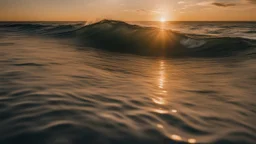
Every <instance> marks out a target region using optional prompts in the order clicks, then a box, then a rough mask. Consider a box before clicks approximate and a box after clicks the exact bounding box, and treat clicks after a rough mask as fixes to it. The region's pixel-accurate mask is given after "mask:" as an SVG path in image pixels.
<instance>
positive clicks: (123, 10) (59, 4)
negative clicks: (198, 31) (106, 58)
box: [0, 0, 256, 21]
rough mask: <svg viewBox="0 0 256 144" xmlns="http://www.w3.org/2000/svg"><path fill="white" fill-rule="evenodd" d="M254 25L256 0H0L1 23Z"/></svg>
mask: <svg viewBox="0 0 256 144" xmlns="http://www.w3.org/2000/svg"><path fill="white" fill-rule="evenodd" d="M101 19H115V20H123V21H159V20H160V19H165V20H167V21H256V0H0V21H96V20H101Z"/></svg>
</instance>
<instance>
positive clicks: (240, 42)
mask: <svg viewBox="0 0 256 144" xmlns="http://www.w3.org/2000/svg"><path fill="white" fill-rule="evenodd" d="M1 27H9V28H12V29H16V30H17V31H23V32H30V33H37V34H43V35H48V36H49V35H51V36H56V37H62V38H71V39H73V40H75V41H76V42H77V43H78V44H79V45H84V46H87V47H95V48H100V49H104V50H109V51H114V52H123V53H133V54H138V55H151V56H205V57H207V56H213V57H221V56H233V55H238V54H240V53H241V52H243V53H245V52H246V51H249V53H254V51H255V45H256V40H254V38H252V39H248V38H247V39H246V38H242V37H216V36H212V35H198V34H185V33H181V32H174V31H172V30H168V29H164V28H156V27H145V26H139V25H132V24H128V23H125V22H121V21H113V20H103V21H100V22H97V23H93V24H89V25H84V24H82V23H75V24H39V23H30V24H26V23H24V24H2V25H1Z"/></svg>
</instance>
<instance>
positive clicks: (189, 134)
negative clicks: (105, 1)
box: [0, 20, 256, 144]
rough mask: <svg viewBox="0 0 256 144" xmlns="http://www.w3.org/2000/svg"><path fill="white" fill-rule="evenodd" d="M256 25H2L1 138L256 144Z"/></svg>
mask: <svg viewBox="0 0 256 144" xmlns="http://www.w3.org/2000/svg"><path fill="white" fill-rule="evenodd" d="M255 96H256V22H165V23H161V22H123V21H114V20H103V21H99V22H95V23H90V22H0V144H17V143H19V144H196V143H198V144H208V143H209V144H255V143H256V121H255V120H256V98H255Z"/></svg>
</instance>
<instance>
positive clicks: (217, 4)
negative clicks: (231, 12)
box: [212, 2, 236, 7]
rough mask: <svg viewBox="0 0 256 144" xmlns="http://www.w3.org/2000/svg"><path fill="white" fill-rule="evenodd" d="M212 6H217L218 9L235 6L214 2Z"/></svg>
mask: <svg viewBox="0 0 256 144" xmlns="http://www.w3.org/2000/svg"><path fill="white" fill-rule="evenodd" d="M212 5H215V6H218V7H231V6H235V5H236V4H234V3H219V2H214V3H212Z"/></svg>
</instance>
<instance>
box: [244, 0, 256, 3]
mask: <svg viewBox="0 0 256 144" xmlns="http://www.w3.org/2000/svg"><path fill="white" fill-rule="evenodd" d="M246 1H247V2H248V3H251V4H256V0H246Z"/></svg>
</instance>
